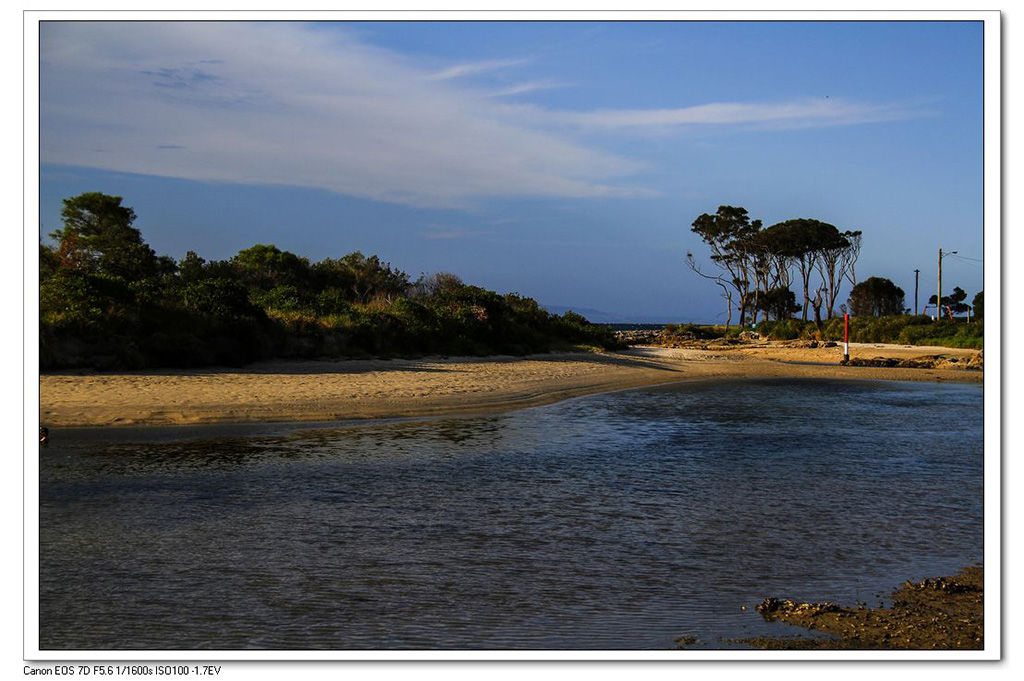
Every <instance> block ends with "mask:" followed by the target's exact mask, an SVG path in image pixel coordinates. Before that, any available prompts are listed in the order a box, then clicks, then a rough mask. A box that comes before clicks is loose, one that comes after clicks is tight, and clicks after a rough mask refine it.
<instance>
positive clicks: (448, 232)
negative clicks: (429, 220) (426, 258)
mask: <svg viewBox="0 0 1024 681" xmlns="http://www.w3.org/2000/svg"><path fill="white" fill-rule="evenodd" d="M488 234H491V232H487V231H479V230H470V229H459V228H457V227H443V226H437V225H435V226H432V227H430V228H429V229H427V230H426V231H424V232H422V233H421V236H424V237H426V238H427V239H435V240H451V239H465V238H469V237H479V236H486V235H488Z"/></svg>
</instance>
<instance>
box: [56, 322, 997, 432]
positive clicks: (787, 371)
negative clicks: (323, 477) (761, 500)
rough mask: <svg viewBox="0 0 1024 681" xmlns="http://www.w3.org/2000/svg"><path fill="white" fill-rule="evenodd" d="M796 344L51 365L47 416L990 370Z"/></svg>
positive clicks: (231, 415)
mask: <svg viewBox="0 0 1024 681" xmlns="http://www.w3.org/2000/svg"><path fill="white" fill-rule="evenodd" d="M798 345H799V344H788V343H765V342H761V343H750V344H741V345H735V346H716V345H715V344H714V343H710V344H704V345H699V346H697V347H690V348H653V347H636V348H631V349H629V350H625V351H622V352H608V353H568V354H557V355H556V354H552V355H533V356H529V357H524V358H513V357H497V358H485V359H476V358H436V357H434V358H422V359H392V360H384V359H374V360H337V361H327V360H324V361H287V362H284V361H278V362H258V363H255V364H252V365H249V366H247V367H244V368H241V369H233V368H230V369H229V368H206V369H191V370H167V371H146V372H125V373H99V372H63V373H48V374H44V375H42V376H40V381H39V388H40V423H41V425H44V426H48V427H50V428H53V427H72V426H75V427H77V426H118V425H172V424H204V423H249V422H270V421H331V420H341V419H363V418H390V417H409V416H434V415H443V414H485V413H496V412H503V411H510V410H513V409H519V408H523V407H532V406H539V405H542V404H550V403H553V402H557V401H559V400H563V399H566V398H569V397H576V396H580V395H587V394H591V393H598V392H607V391H611V390H622V389H629V388H638V387H642V386H648V385H659V384H664V383H672V382H678V381H686V380H707V379H735V378H773V377H778V378H783V377H787V378H843V379H865V380H896V381H956V382H969V383H981V382H982V380H983V375H982V372H981V371H973V370H965V369H962V368H934V369H933V368H895V367H858V366H841V365H840V364H839V362H840V360H842V358H843V357H842V352H843V350H842V346H835V347H830V348H825V347H817V348H808V347H799V346H798ZM850 355H851V358H863V359H871V358H878V357H884V358H896V359H913V358H927V357H934V356H937V355H941V356H943V357H947V358H949V357H952V358H957V359H959V360H961V364H962V363H963V360H964V359H966V358H968V357H971V356H973V355H977V352H976V351H973V350H957V349H951V348H934V347H917V346H897V345H881V344H851V346H850ZM940 365H943V363H941V362H940Z"/></svg>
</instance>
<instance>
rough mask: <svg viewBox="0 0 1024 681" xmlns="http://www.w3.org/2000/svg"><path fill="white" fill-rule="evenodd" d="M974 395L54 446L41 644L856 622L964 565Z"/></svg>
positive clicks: (685, 397)
mask: <svg viewBox="0 0 1024 681" xmlns="http://www.w3.org/2000/svg"><path fill="white" fill-rule="evenodd" d="M981 402H982V391H981V388H980V387H979V386H973V385H939V384H923V383H922V384H908V383H880V382H873V383H861V382H848V381H847V382H836V381H810V380H802V381H797V380H762V381H749V382H742V381H737V382H725V383H723V382H718V383H701V384H697V383H692V384H680V385H676V386H669V387H661V388H654V389H645V390H637V391H629V392H620V393H614V394H607V395H597V396H591V397H587V398H582V399H577V400H571V401H567V402H562V403H560V404H556V405H553V406H549V407H543V408H538V409H530V410H525V411H520V412H516V413H513V414H507V415H501V416H488V417H474V418H452V419H440V420H432V421H420V422H397V423H378V424H371V425H366V424H363V425H357V426H346V427H329V428H310V427H308V426H302V427H297V426H292V427H272V428H267V427H263V428H260V429H251V430H246V429H243V428H237V427H236V428H234V429H222V428H221V429H213V428H207V429H199V428H192V429H177V430H173V429H149V430H146V429H135V430H116V431H112V430H109V429H107V430H103V431H98V432H97V431H89V432H86V431H77V432H72V431H64V432H59V431H58V432H57V433H54V439H53V443H52V444H51V446H50V447H49V448H46V449H41V450H40V466H41V480H40V494H41V508H40V516H41V520H40V534H39V539H40V646H41V648H43V649H88V648H99V649H131V648H136V649H175V648H184V649H238V648H262V649H303V650H307V649H310V650H311V649H369V648H372V649H386V648H397V649H418V648H448V649H479V648H486V649H513V648H528V649H539V648H557V649H585V648H597V649H635V648H655V649H658V648H661V649H664V648H671V647H673V646H674V641H675V640H676V639H677V638H679V637H680V636H683V635H694V636H696V637H697V638H698V643H697V644H696V647H712V648H720V647H729V646H730V645H734V644H730V643H729V642H728V639H729V638H733V637H741V636H750V635H755V634H761V633H775V634H783V635H785V634H792V633H796V631H794V630H792V629H790V628H786V627H785V625H781V624H771V625H769V624H765V623H763V622H762V621H761V619H760V617H759V616H758V615H757V614H756V612H754V608H753V606H754V605H756V604H757V603H759V602H760V601H761V600H763V599H764V598H765V597H767V596H785V597H791V598H799V599H813V600H825V599H828V600H837V601H841V602H844V603H847V604H851V605H852V604H853V603H855V602H857V601H866V602H868V603H869V605H875V604H877V603H878V601H879V598H880V595H883V596H884V595H886V594H888V593H889V591H891V589H892V588H893V587H894V586H896V585H897V584H899V583H900V582H902V581H903V580H905V579H921V578H924V577H929V576H937V575H941V574H951V573H953V572H955V571H957V570H958V569H959V568H961V567H963V566H965V565H968V564H971V563H973V562H975V561H980V560H981V558H982V428H981V415H982V414H981ZM741 606H746V610H745V611H744V610H741Z"/></svg>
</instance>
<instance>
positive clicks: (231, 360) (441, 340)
mask: <svg viewBox="0 0 1024 681" xmlns="http://www.w3.org/2000/svg"><path fill="white" fill-rule="evenodd" d="M120 201H121V199H120V198H119V197H107V196H105V195H99V194H89V195H83V196H82V197H76V198H75V199H68V200H66V201H65V213H64V217H65V228H64V229H63V230H59V231H58V232H55V233H54V234H53V235H52V236H53V237H54V238H56V239H58V240H59V242H58V244H57V245H56V247H49V246H46V245H41V246H40V363H41V366H42V368H43V369H57V368H72V367H93V368H99V369H139V368H148V367H186V366H203V365H210V364H224V365H240V364H244V363H247V362H251V361H253V360H256V359H260V358H269V357H282V358H292V357H294V358H298V357H302V358H313V357H359V356H370V355H427V354H447V355H490V354H514V355H522V354H527V353H535V352H547V351H551V350H562V349H570V348H577V347H581V346H582V347H597V348H613V347H619V343H618V341H616V339H615V336H614V333H613V332H612V331H611V330H610V329H608V328H607V327H603V326H598V325H595V324H591V323H590V322H588V321H587V320H586V319H584V318H583V317H581V316H580V315H577V314H574V313H572V312H567V313H566V314H565V315H564V316H556V315H552V314H549V313H548V312H546V311H545V310H543V309H542V308H541V307H540V306H539V305H538V304H537V302H536V301H534V300H532V299H530V298H524V297H521V296H519V295H516V294H508V295H500V294H498V293H495V292H493V291H487V290H485V289H482V288H478V287H475V286H466V285H465V284H463V283H462V281H461V280H460V279H459V278H458V277H456V276H455V275H451V274H448V273H441V274H438V275H433V276H432V277H424V278H421V279H420V281H417V282H411V281H410V280H409V277H408V275H406V274H405V273H404V272H401V271H399V270H397V269H395V268H393V267H392V266H391V265H390V264H389V263H385V262H381V260H380V259H379V258H377V256H369V257H367V256H364V255H363V254H362V253H359V252H355V253H350V254H348V255H345V256H342V257H341V258H337V259H331V258H327V259H325V260H323V261H321V262H317V263H312V264H311V263H310V262H309V261H308V260H307V259H306V258H303V257H300V256H297V255H295V254H293V253H289V252H287V251H281V250H280V249H278V248H277V247H275V246H273V245H266V244H257V245H256V246H253V247H251V248H248V249H245V250H243V251H240V252H239V253H238V255H236V256H235V257H234V258H231V259H229V260H224V261H213V262H207V261H206V260H204V259H203V258H200V257H199V256H198V255H196V254H195V253H194V252H191V251H190V252H189V253H187V254H186V256H185V257H184V258H183V259H182V261H181V262H180V263H175V262H174V261H173V260H171V259H170V258H167V257H158V256H156V255H155V254H154V253H153V251H152V250H151V249H149V247H148V246H147V245H146V244H145V242H144V241H143V240H142V237H141V234H140V233H139V232H138V230H136V229H135V228H133V227H132V226H131V222H132V220H134V217H135V214H134V212H132V211H131V209H126V208H122V207H121V205H120ZM107 251H110V253H111V254H113V255H116V256H117V257H116V258H113V257H108V254H107ZM125 253H128V254H130V256H131V258H132V259H134V260H131V261H130V262H131V264H132V268H129V267H128V266H127V265H126V262H129V259H128V258H127V257H126V256H124V254H125Z"/></svg>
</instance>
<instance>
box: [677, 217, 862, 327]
mask: <svg viewBox="0 0 1024 681" xmlns="http://www.w3.org/2000/svg"><path fill="white" fill-rule="evenodd" d="M692 231H693V232H694V233H695V234H697V235H698V236H700V237H701V239H702V240H703V241H704V243H705V244H707V245H708V248H709V249H710V250H711V260H712V262H713V263H714V265H715V266H716V268H717V272H714V273H709V272H705V271H704V270H703V269H702V268H701V266H700V265H699V264H698V263H697V261H696V260H695V258H694V257H693V254H692V253H687V264H688V265H689V267H690V269H691V270H693V271H694V272H696V273H697V274H699V275H700V276H702V277H705V278H707V279H711V280H712V281H714V282H715V283H716V284H717V285H718V286H719V287H720V288H721V289H722V291H723V294H724V297H725V299H726V312H727V315H728V317H727V321H726V326H728V325H729V324H730V323H731V321H732V312H733V309H734V308H736V309H738V310H739V323H740V324H741V325H745V324H747V323H748V319H749V320H751V321H752V322H753V323H755V324H756V323H757V318H758V314H759V313H762V312H763V313H764V314H765V316H766V317H774V318H775V319H784V318H788V317H790V316H791V315H792V314H794V313H796V312H802V313H803V319H804V321H806V320H807V317H808V313H809V310H812V309H813V311H814V317H815V321H817V322H819V323H820V322H821V320H822V315H823V314H824V318H826V319H827V318H831V317H832V316H833V315H834V314H835V311H836V303H837V300H838V296H839V290H840V287H841V286H842V283H843V282H844V281H849V282H850V284H851V285H856V283H857V274H856V263H857V258H858V257H859V255H860V247H861V232H860V231H846V232H841V231H839V229H838V228H836V227H835V226H834V225H831V224H829V223H827V222H822V221H820V220H813V219H809V218H798V219H793V220H786V221H784V222H780V223H777V224H775V225H772V226H770V227H764V226H763V223H762V221H761V220H751V219H750V217H749V214H748V213H747V210H746V209H745V208H739V207H734V206H719V208H718V211H717V212H716V213H714V214H709V213H704V214H703V215H701V216H700V217H698V218H697V219H696V220H694V222H693V225H692ZM794 282H795V283H797V284H798V285H799V290H800V291H801V293H802V299H803V303H802V304H797V302H796V296H795V294H793V293H792V291H791V290H790V286H791V285H792V284H793V283H794Z"/></svg>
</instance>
